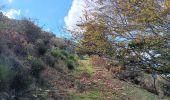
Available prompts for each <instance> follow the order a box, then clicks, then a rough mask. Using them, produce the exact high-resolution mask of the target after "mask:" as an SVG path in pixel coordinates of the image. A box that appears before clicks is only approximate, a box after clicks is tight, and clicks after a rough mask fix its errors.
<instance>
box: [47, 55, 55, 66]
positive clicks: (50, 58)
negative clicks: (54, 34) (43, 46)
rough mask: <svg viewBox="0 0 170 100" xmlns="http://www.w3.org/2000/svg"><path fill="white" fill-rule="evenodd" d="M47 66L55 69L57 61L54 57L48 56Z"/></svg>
mask: <svg viewBox="0 0 170 100" xmlns="http://www.w3.org/2000/svg"><path fill="white" fill-rule="evenodd" d="M45 61H46V64H47V65H49V66H50V67H54V65H55V62H56V59H55V58H54V57H53V56H50V55H47V56H46V58H45Z"/></svg>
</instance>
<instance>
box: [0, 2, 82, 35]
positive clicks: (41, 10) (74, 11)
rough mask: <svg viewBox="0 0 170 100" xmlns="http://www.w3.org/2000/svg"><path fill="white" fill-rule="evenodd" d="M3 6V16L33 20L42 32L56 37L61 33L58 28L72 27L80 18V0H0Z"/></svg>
mask: <svg viewBox="0 0 170 100" xmlns="http://www.w3.org/2000/svg"><path fill="white" fill-rule="evenodd" d="M0 4H1V5H2V4H3V5H5V9H3V11H4V14H5V15H6V16H8V17H9V18H13V19H20V18H23V17H27V18H32V19H35V20H36V22H37V24H38V25H39V26H43V25H45V26H44V30H47V31H52V32H54V33H55V34H56V35H57V36H61V35H62V34H63V33H62V32H61V31H60V28H61V27H63V26H68V25H73V24H75V22H76V21H77V19H78V18H79V17H80V14H81V10H82V9H81V8H82V7H81V6H80V5H81V4H82V0H0Z"/></svg>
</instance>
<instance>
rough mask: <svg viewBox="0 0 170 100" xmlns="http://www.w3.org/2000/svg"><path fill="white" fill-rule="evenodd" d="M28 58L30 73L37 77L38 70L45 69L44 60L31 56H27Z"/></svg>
mask: <svg viewBox="0 0 170 100" xmlns="http://www.w3.org/2000/svg"><path fill="white" fill-rule="evenodd" d="M28 60H30V63H31V68H32V69H31V70H32V74H33V75H34V76H35V77H39V74H40V72H41V71H42V70H44V69H45V64H44V62H43V61H42V60H41V59H39V58H34V57H32V56H29V57H28Z"/></svg>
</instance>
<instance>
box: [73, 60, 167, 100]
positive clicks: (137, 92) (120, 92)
mask: <svg viewBox="0 0 170 100" xmlns="http://www.w3.org/2000/svg"><path fill="white" fill-rule="evenodd" d="M80 63H81V66H79V67H78V68H77V69H76V70H75V71H74V72H73V75H74V76H76V77H81V74H82V73H84V72H86V73H89V74H90V75H91V79H92V81H94V80H95V78H96V77H98V76H103V77H102V78H100V79H99V78H96V80H99V81H98V82H97V83H96V84H97V85H94V86H92V88H90V89H85V90H84V92H82V93H80V92H79V91H78V89H77V88H75V89H74V90H71V91H70V97H71V98H70V99H71V100H160V99H159V98H158V96H157V95H155V94H152V93H150V92H148V91H146V90H144V89H142V88H140V87H139V86H136V85H133V84H132V83H127V82H124V81H120V80H118V79H113V78H111V77H110V76H109V74H110V73H108V72H106V70H104V69H103V68H101V70H103V71H101V72H98V71H97V70H96V68H95V67H93V66H92V64H91V63H90V59H86V60H81V61H80ZM96 73H99V74H96ZM97 75H98V76H97ZM80 79H81V78H79V79H77V81H80ZM106 82H108V83H109V84H105V83H106ZM80 83H82V82H80ZM110 84H111V86H109V85H110ZM165 100H168V99H165Z"/></svg>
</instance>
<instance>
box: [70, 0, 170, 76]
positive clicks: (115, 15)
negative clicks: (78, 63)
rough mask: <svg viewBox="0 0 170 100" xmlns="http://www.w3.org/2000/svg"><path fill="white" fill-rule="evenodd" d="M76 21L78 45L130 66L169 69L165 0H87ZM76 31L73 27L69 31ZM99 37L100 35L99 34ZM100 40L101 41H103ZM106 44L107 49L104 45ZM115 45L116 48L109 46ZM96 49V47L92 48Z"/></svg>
mask: <svg viewBox="0 0 170 100" xmlns="http://www.w3.org/2000/svg"><path fill="white" fill-rule="evenodd" d="M87 2H88V3H87V5H88V7H89V8H88V9H87V10H86V11H85V14H84V19H83V20H82V22H80V23H78V24H77V26H78V28H79V29H81V31H79V32H78V33H79V35H76V37H77V36H78V37H79V39H78V40H79V41H80V42H79V47H84V48H85V49H84V50H90V51H93V52H94V53H96V52H100V53H101V54H105V55H109V54H112V53H107V52H106V51H109V52H113V50H114V52H115V54H114V56H113V55H111V56H112V58H114V59H116V60H118V61H119V62H121V63H123V64H124V66H126V67H128V68H129V67H130V69H133V70H139V69H140V70H143V69H144V70H145V69H149V70H152V72H154V73H159V74H163V73H164V74H169V73H170V70H169V69H170V47H169V46H168V39H169V37H170V36H169V34H170V33H169V34H168V32H169V26H170V25H169V24H170V22H169V11H170V6H169V5H170V1H168V0H88V1H87ZM74 33H77V31H73V35H75V34H74ZM99 37H100V38H99ZM103 41H104V42H103ZM108 47H109V49H108ZM110 48H116V49H110ZM96 50H97V51H96Z"/></svg>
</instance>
